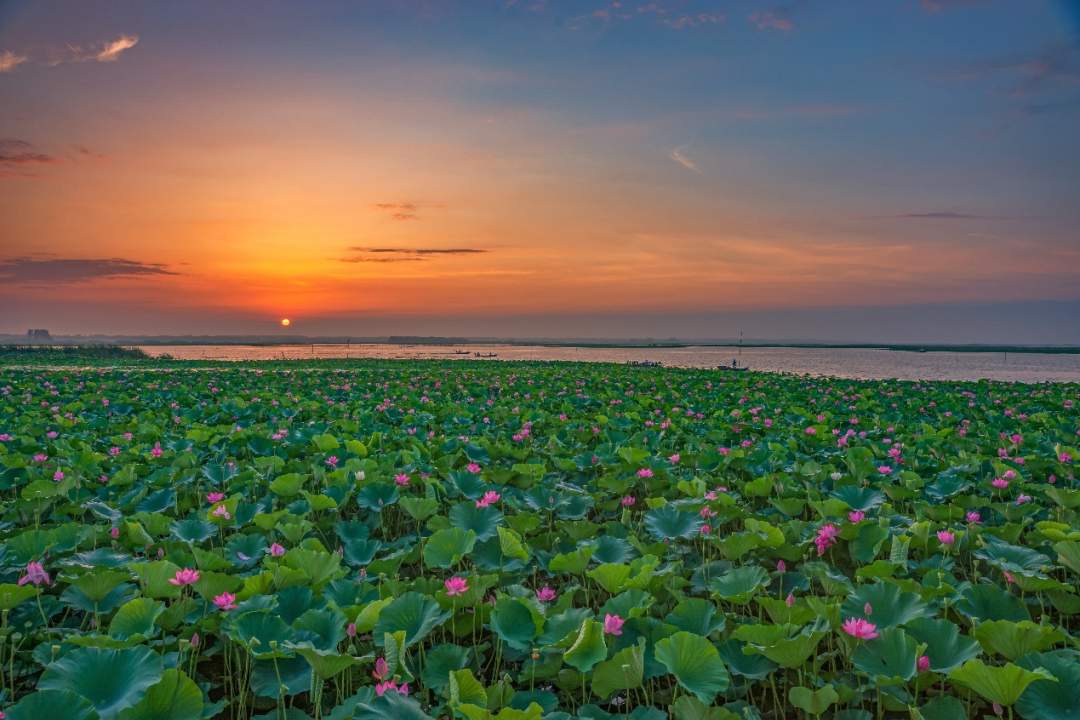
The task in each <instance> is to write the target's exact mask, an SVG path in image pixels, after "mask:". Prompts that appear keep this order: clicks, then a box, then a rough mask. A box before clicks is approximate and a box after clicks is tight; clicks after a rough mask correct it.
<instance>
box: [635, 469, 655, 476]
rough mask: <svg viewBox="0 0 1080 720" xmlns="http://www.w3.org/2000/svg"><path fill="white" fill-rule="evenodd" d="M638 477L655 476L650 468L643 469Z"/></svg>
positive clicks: (638, 472) (638, 473)
mask: <svg viewBox="0 0 1080 720" xmlns="http://www.w3.org/2000/svg"><path fill="white" fill-rule="evenodd" d="M637 476H638V477H639V478H651V477H652V476H653V471H652V470H651V469H650V468H641V469H640V470H638V471H637Z"/></svg>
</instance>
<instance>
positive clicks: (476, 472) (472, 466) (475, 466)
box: [465, 462, 482, 475]
mask: <svg viewBox="0 0 1080 720" xmlns="http://www.w3.org/2000/svg"><path fill="white" fill-rule="evenodd" d="M465 469H466V470H468V471H469V472H471V473H472V474H473V475H479V474H480V471H481V470H482V468H481V467H480V466H479V465H478V464H476V463H474V462H471V463H469V464H468V465H466V466H465Z"/></svg>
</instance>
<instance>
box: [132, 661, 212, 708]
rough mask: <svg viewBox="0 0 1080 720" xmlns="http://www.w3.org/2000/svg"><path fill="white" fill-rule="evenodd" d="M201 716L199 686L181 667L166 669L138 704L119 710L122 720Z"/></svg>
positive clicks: (201, 699)
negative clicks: (178, 668) (179, 668)
mask: <svg viewBox="0 0 1080 720" xmlns="http://www.w3.org/2000/svg"><path fill="white" fill-rule="evenodd" d="M202 716H203V694H202V691H201V690H200V689H199V686H198V685H196V684H195V681H193V680H192V679H191V678H189V677H188V676H187V675H185V674H184V673H183V672H181V671H180V670H166V671H165V672H164V673H162V675H161V680H160V681H158V683H157V684H156V685H154V686H152V687H151V688H150V689H149V690H147V691H146V695H144V696H143V698H142V700H140V701H139V702H138V704H136V705H135V706H134V707H131V708H128V709H127V710H124V711H123V712H121V713H120V715H119V720H200V718H202Z"/></svg>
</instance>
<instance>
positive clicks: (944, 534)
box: [937, 530, 956, 545]
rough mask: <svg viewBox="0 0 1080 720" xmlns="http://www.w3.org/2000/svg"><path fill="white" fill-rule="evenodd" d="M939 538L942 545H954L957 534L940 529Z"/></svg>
mask: <svg viewBox="0 0 1080 720" xmlns="http://www.w3.org/2000/svg"><path fill="white" fill-rule="evenodd" d="M937 539H938V542H940V543H941V544H942V545H952V544H953V543H954V542H956V534H955V533H952V532H949V531H948V530H938V532H937Z"/></svg>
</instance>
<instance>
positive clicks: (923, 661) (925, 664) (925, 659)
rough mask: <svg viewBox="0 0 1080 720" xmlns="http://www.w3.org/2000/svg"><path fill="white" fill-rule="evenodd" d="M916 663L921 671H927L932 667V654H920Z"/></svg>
mask: <svg viewBox="0 0 1080 720" xmlns="http://www.w3.org/2000/svg"><path fill="white" fill-rule="evenodd" d="M915 665H916V666H917V667H918V668H919V672H926V671H927V670H929V669H930V656H929V655H920V656H919V659H918V660H917V661H916V663H915Z"/></svg>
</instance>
